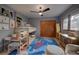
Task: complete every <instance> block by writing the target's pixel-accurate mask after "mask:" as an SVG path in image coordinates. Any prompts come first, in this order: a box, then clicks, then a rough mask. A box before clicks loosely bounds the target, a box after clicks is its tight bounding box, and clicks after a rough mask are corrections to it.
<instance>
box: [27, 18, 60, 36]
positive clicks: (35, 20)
mask: <svg viewBox="0 0 79 59" xmlns="http://www.w3.org/2000/svg"><path fill="white" fill-rule="evenodd" d="M43 20H56V21H57V22H60V19H59V17H51V18H31V19H28V23H30V24H31V25H32V26H34V27H36V29H37V31H36V33H35V34H36V35H37V36H39V35H40V21H43Z"/></svg>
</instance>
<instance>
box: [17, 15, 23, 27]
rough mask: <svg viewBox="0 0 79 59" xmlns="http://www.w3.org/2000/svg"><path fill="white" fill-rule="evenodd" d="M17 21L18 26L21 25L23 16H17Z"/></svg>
mask: <svg viewBox="0 0 79 59" xmlns="http://www.w3.org/2000/svg"><path fill="white" fill-rule="evenodd" d="M16 21H17V27H19V26H20V25H21V21H22V18H20V17H17V20H16Z"/></svg>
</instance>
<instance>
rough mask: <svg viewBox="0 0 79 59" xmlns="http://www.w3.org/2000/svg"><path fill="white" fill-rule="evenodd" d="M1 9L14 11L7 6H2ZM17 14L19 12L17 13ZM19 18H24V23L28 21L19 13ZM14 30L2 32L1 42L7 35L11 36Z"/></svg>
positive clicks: (0, 32)
mask: <svg viewBox="0 0 79 59" xmlns="http://www.w3.org/2000/svg"><path fill="white" fill-rule="evenodd" d="M0 7H3V8H5V9H7V10H11V11H14V10H13V9H11V8H9V7H8V6H7V5H3V4H1V5H0ZM15 12H16V11H15ZM16 13H17V12H16ZM17 16H20V17H22V18H23V21H27V20H28V19H27V18H26V17H24V16H23V15H21V14H20V13H17ZM11 33H12V30H9V31H0V41H1V40H2V38H4V37H6V36H7V35H9V34H11Z"/></svg>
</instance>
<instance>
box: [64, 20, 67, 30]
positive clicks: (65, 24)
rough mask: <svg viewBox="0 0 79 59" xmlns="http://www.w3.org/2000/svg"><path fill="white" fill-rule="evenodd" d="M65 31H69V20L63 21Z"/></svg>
mask: <svg viewBox="0 0 79 59" xmlns="http://www.w3.org/2000/svg"><path fill="white" fill-rule="evenodd" d="M63 30H68V18H65V19H64V20H63Z"/></svg>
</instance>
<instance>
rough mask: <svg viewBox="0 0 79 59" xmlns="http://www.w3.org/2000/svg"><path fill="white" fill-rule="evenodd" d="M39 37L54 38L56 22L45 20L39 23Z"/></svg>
mask: <svg viewBox="0 0 79 59" xmlns="http://www.w3.org/2000/svg"><path fill="white" fill-rule="evenodd" d="M40 36H42V37H56V21H55V20H45V21H41V22H40Z"/></svg>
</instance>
